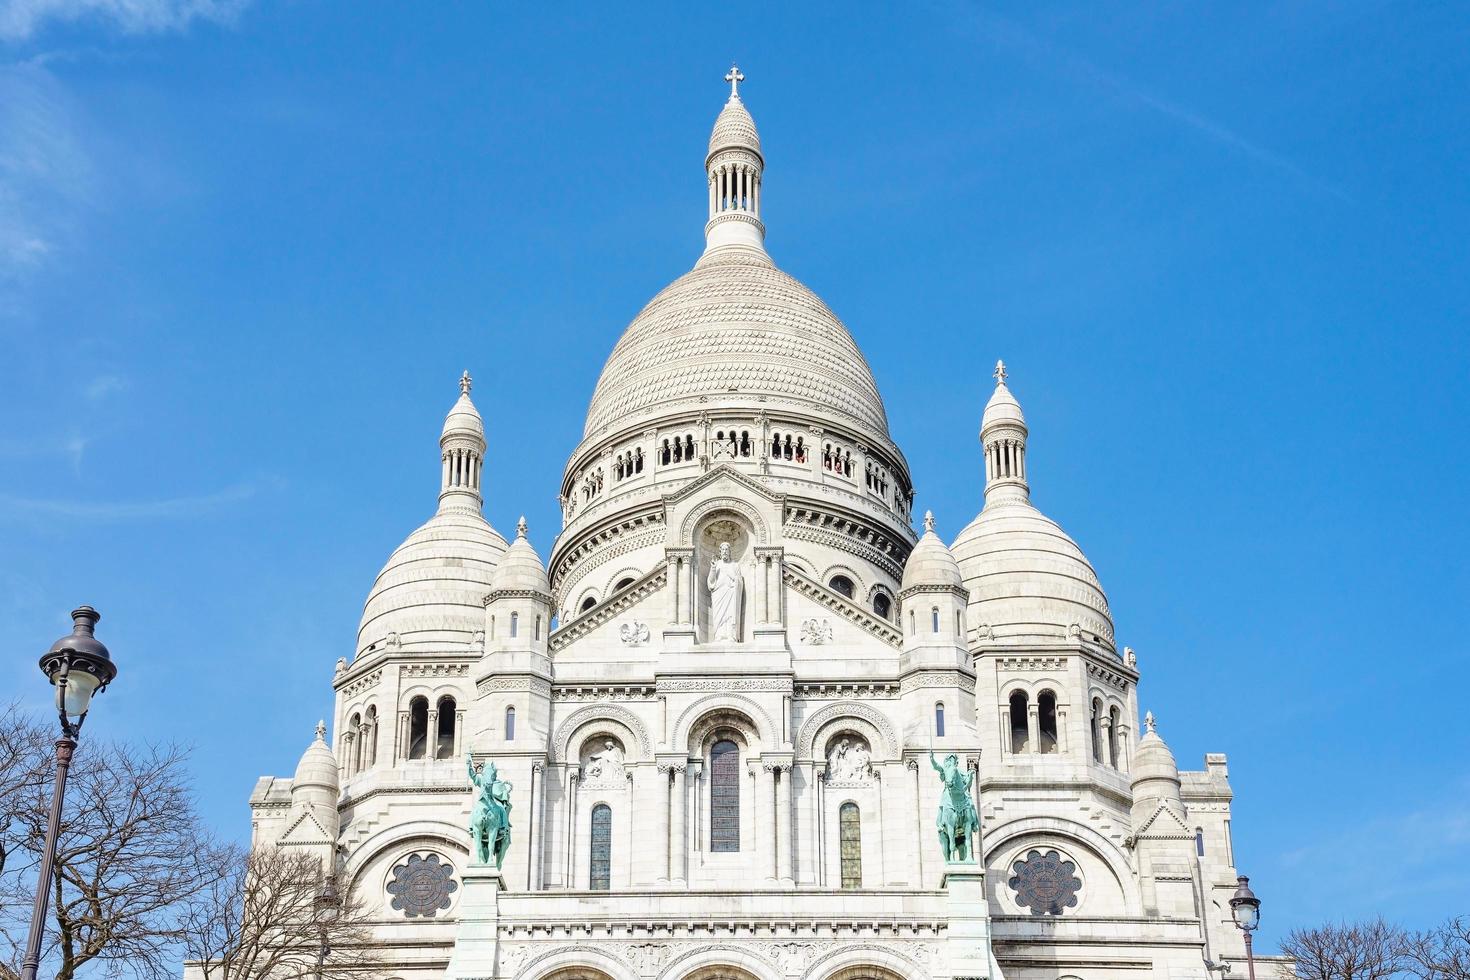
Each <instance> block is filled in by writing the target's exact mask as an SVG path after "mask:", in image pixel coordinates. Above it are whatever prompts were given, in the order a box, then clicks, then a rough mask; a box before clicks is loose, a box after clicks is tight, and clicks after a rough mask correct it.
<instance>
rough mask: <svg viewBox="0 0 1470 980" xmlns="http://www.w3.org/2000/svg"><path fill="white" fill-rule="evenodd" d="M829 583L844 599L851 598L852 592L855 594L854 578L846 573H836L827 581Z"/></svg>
mask: <svg viewBox="0 0 1470 980" xmlns="http://www.w3.org/2000/svg"><path fill="white" fill-rule="evenodd" d="M827 584H828V585H829V586H831V587H832V591H833V592H836V593H837V594H838V595H840V596H842V597H843V598H844V599H851V598H852V594H853V585H852V579H850V578H848V577H847V576H846V575H834V576H832V578H831V579H830V580H829V581H828V582H827Z"/></svg>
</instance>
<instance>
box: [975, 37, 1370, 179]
mask: <svg viewBox="0 0 1470 980" xmlns="http://www.w3.org/2000/svg"><path fill="white" fill-rule="evenodd" d="M974 13H975V15H976V17H977V19H978V21H979V22H980V24H981V27H982V30H984V31H985V33H987V34H988V35H990V36H991V37H992V38H994V39H995V40H997V41H999V42H1001V43H1003V44H1006V45H1007V46H1009V47H1011V48H1013V49H1015V50H1018V51H1020V52H1022V53H1023V54H1025V55H1026V56H1027V57H1029V58H1031V59H1033V60H1035V61H1038V62H1043V63H1046V64H1049V65H1051V66H1053V67H1055V68H1057V69H1059V70H1061V71H1063V72H1066V73H1067V74H1070V75H1072V76H1074V77H1076V78H1078V79H1080V80H1082V81H1083V82H1085V83H1087V84H1090V85H1094V86H1096V87H1098V88H1101V89H1105V90H1107V91H1110V92H1112V93H1113V94H1114V95H1116V96H1117V97H1119V98H1121V99H1123V100H1125V101H1128V102H1132V103H1134V104H1135V105H1139V106H1142V107H1144V108H1146V109H1149V110H1151V111H1153V112H1156V113H1158V114H1159V115H1162V116H1165V117H1166V118H1168V119H1171V120H1173V121H1174V122H1176V123H1179V124H1181V125H1183V126H1185V127H1186V128H1188V129H1190V130H1192V131H1193V132H1195V133H1197V134H1198V135H1200V136H1203V137H1204V138H1206V139H1208V140H1210V141H1212V142H1214V143H1216V144H1218V145H1220V146H1223V147H1225V148H1226V149H1229V150H1232V151H1234V152H1236V153H1239V154H1241V155H1242V156H1245V157H1248V158H1249V159H1251V160H1254V161H1255V162H1257V163H1259V164H1262V165H1263V166H1266V167H1269V168H1271V169H1273V170H1276V171H1278V172H1280V173H1282V174H1285V175H1287V176H1289V177H1291V178H1293V179H1294V180H1296V181H1297V182H1299V183H1300V184H1302V185H1305V186H1307V187H1309V188H1311V189H1312V190H1315V191H1318V192H1320V193H1324V194H1328V195H1331V196H1332V197H1335V198H1337V199H1339V200H1341V201H1346V202H1348V203H1352V198H1351V197H1349V196H1348V194H1347V193H1346V192H1344V191H1343V190H1342V188H1340V187H1338V186H1337V185H1335V184H1333V183H1331V182H1329V181H1326V180H1323V179H1322V178H1320V177H1318V176H1316V175H1315V174H1311V173H1308V172H1307V171H1306V170H1303V169H1302V168H1301V167H1299V166H1297V165H1296V164H1295V163H1293V162H1292V161H1291V160H1290V159H1289V158H1287V157H1286V156H1284V155H1282V154H1281V153H1278V152H1276V151H1275V150H1272V149H1270V148H1269V147H1266V146H1263V145H1262V144H1261V143H1259V142H1257V141H1255V140H1252V139H1250V138H1248V137H1246V136H1244V135H1242V134H1241V133H1240V132H1238V131H1236V130H1235V129H1232V128H1231V127H1229V126H1227V125H1225V124H1224V123H1222V122H1219V121H1218V120H1215V119H1211V118H1209V117H1208V116H1206V115H1204V114H1203V113H1200V112H1197V111H1195V110H1193V109H1190V108H1188V107H1187V106H1183V105H1180V104H1179V103H1177V102H1175V101H1173V100H1171V99H1167V98H1165V97H1163V96H1162V95H1159V94H1158V93H1156V92H1153V91H1151V90H1149V89H1148V88H1146V87H1144V86H1143V85H1140V84H1138V83H1137V82H1135V81H1133V80H1132V79H1129V78H1126V77H1124V76H1123V75H1120V74H1118V73H1117V72H1113V71H1109V70H1107V69H1105V68H1102V67H1101V66H1099V65H1096V64H1094V63H1093V62H1091V61H1089V60H1088V59H1086V58H1084V57H1082V56H1081V55H1078V54H1075V53H1073V52H1071V51H1068V50H1065V49H1063V48H1061V47H1059V46H1057V45H1056V44H1053V43H1052V42H1051V41H1049V40H1047V39H1046V38H1043V37H1041V36H1039V35H1037V34H1036V33H1035V32H1033V31H1031V30H1029V29H1028V28H1026V27H1024V26H1023V25H1021V24H1018V23H1016V22H1015V21H1012V20H1009V19H1007V18H1005V17H1002V16H1000V15H998V14H995V13H990V12H985V11H979V10H976V11H974Z"/></svg>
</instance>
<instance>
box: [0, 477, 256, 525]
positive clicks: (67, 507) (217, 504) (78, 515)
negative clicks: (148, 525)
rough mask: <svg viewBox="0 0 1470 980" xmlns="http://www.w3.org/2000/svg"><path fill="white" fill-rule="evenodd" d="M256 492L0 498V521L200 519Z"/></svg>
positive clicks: (240, 487) (247, 487)
mask: <svg viewBox="0 0 1470 980" xmlns="http://www.w3.org/2000/svg"><path fill="white" fill-rule="evenodd" d="M258 489H259V488H258V487H257V486H255V485H254V484H250V483H242V484H237V485H235V486H232V487H226V488H225V489H223V490H220V491H217V492H215V493H209V494H201V495H199V496H193V497H170V498H167V499H163V500H134V501H116V500H103V501H84V500H40V499H35V498H29V497H10V496H4V495H0V518H4V517H7V516H8V517H11V518H21V517H43V518H44V517H56V518H65V519H69V520H83V521H99V522H104V523H105V522H112V521H146V520H175V519H182V518H191V517H204V516H207V515H209V514H212V513H215V512H217V511H219V510H221V509H223V508H225V507H228V506H229V505H231V504H238V503H242V502H244V501H246V500H249V499H250V498H251V497H253V496H255V494H256V493H257V492H258Z"/></svg>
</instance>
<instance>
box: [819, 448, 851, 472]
mask: <svg viewBox="0 0 1470 980" xmlns="http://www.w3.org/2000/svg"><path fill="white" fill-rule="evenodd" d="M822 469H824V470H826V471H827V472H828V473H835V474H837V475H838V476H841V477H846V478H847V479H849V480H850V479H852V472H853V466H852V451H851V450H848V449H843V448H842V447H841V446H834V445H833V444H832V443H830V442H828V443H823V444H822Z"/></svg>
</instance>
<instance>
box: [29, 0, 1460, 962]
mask: <svg viewBox="0 0 1470 980" xmlns="http://www.w3.org/2000/svg"><path fill="white" fill-rule="evenodd" d="M791 6H793V7H794V6H797V5H791ZM800 6H801V7H802V8H803V9H801V10H784V9H778V8H775V7H761V6H759V5H757V6H754V7H751V8H749V9H748V10H747V9H742V12H741V13H739V14H738V15H736V16H733V17H732V16H730V15H729V12H727V13H726V14H725V15H721V16H718V17H712V16H705V15H696V14H694V13H692V12H690V11H691V9H692V8H690V9H686V8H684V7H682V6H681V7H675V6H672V5H648V6H633V7H622V8H619V9H618V10H617V12H616V15H615V16H605V15H604V14H603V12H602V11H596V12H594V11H593V9H592V8H585V9H583V10H581V11H580V12H579V11H570V12H565V13H563V14H561V15H560V16H557V17H552V16H549V15H545V14H542V13H539V12H538V13H532V12H530V11H529V10H517V9H510V8H506V7H503V6H501V5H495V6H493V7H492V6H491V5H488V4H463V5H447V4H445V5H432V6H428V7H425V6H420V5H389V4H367V5H361V4H328V3H308V2H290V3H281V2H244V0H241V2H233V3H218V2H210V0H138V2H136V3H132V4H127V5H123V4H116V3H112V2H105V0H0V64H3V67H0V418H3V420H4V422H3V427H0V646H3V649H4V650H6V651H8V652H7V655H6V656H5V658H4V659H3V661H0V690H3V691H4V692H5V695H6V696H11V695H15V696H20V697H24V698H26V699H28V700H30V701H33V702H37V703H39V701H40V700H41V699H42V698H44V697H45V694H46V692H45V689H44V688H43V683H44V682H43V681H42V679H41V677H40V675H39V673H38V672H37V671H36V669H35V666H34V662H35V657H36V656H38V655H39V653H40V652H41V650H42V649H44V648H45V646H46V645H48V644H49V643H50V641H51V640H52V639H53V638H54V637H55V636H56V635H57V634H59V633H61V632H64V630H65V629H66V627H67V625H68V621H67V618H66V613H67V611H68V610H69V609H70V608H71V607H72V606H73V605H74V604H76V603H78V602H90V603H92V604H94V605H96V606H97V607H98V608H99V609H101V610H102V612H103V616H104V618H103V620H102V623H101V626H100V630H101V635H102V636H103V637H104V638H105V640H106V641H107V642H108V643H109V645H110V646H111V647H112V649H113V651H114V653H115V656H116V658H117V661H118V663H119V665H120V669H121V673H120V677H119V679H118V682H117V684H116V686H115V688H114V689H113V690H111V691H109V692H108V693H107V694H106V695H105V696H104V700H103V701H102V703H101V704H100V706H99V710H98V711H97V712H96V716H95V718H94V720H93V721H92V722H91V723H90V724H89V733H95V735H97V736H102V735H111V736H119V737H128V738H138V739H145V738H153V739H177V740H181V741H186V742H189V743H192V744H194V745H195V746H196V747H197V748H196V754H195V756H194V764H195V768H196V772H197V779H198V785H199V789H200V791H201V793H202V796H203V800H204V806H205V809H206V813H207V816H208V818H209V819H210V821H211V822H212V823H213V824H214V825H215V826H216V827H218V828H219V830H220V831H222V832H225V833H230V834H235V835H242V836H243V835H244V834H246V833H247V832H248V813H247V810H246V808H245V798H246V796H247V794H248V793H249V791H250V788H251V786H252V784H253V782H254V779H255V777H256V776H257V775H259V774H261V773H279V774H289V773H290V772H291V771H292V769H293V767H294V766H295V763H296V760H297V758H298V757H299V754H300V752H301V751H302V749H303V748H304V747H305V746H306V744H307V742H308V741H309V738H310V735H311V731H312V727H313V726H314V724H315V722H316V719H317V718H318V717H319V716H321V715H323V714H327V713H329V711H330V705H331V691H330V680H331V674H332V665H333V663H334V662H335V660H336V659H337V658H338V657H339V656H343V655H349V654H350V652H351V644H352V640H353V635H354V632H355V629H356V624H357V620H358V615H359V613H360V611H361V604H362V601H363V598H364V597H365V595H366V593H367V590H368V587H369V586H370V585H371V583H372V580H373V577H374V575H375V574H376V572H377V570H378V568H379V567H380V565H381V564H382V562H383V560H384V559H385V558H386V556H387V555H388V553H389V552H390V551H391V550H392V548H393V547H394V546H395V545H396V544H397V543H398V542H399V541H400V540H401V539H402V538H403V537H404V536H405V535H406V534H407V533H408V532H409V531H410V530H411V529H413V528H414V527H415V526H417V524H418V523H419V522H421V521H422V520H423V519H424V518H425V517H426V516H427V515H428V514H429V513H430V512H431V510H432V508H433V506H434V502H435V494H436V491H437V481H438V474H439V466H438V460H437V445H436V439H437V436H438V431H439V426H440V423H441V421H442V419H443V415H444V413H445V412H446V411H447V410H448V408H449V406H450V404H451V403H452V402H453V399H454V396H455V395H456V393H457V388H456V385H455V379H456V378H457V377H458V376H459V373H460V371H462V370H464V369H466V368H468V369H469V370H470V371H471V372H472V373H473V374H474V375H475V378H476V387H475V397H476V401H477V403H478V405H479V406H480V409H481V411H482V413H483V414H484V415H485V418H486V422H487V428H488V430H489V440H490V449H489V460H488V465H487V467H486V483H487V485H488V497H489V499H488V504H487V513H488V516H489V517H490V519H491V521H492V522H493V523H494V524H495V525H496V526H497V527H499V528H500V529H501V530H502V531H507V530H508V529H510V528H512V527H513V526H514V523H515V519H516V517H517V515H519V514H521V513H525V514H526V516H527V518H528V520H529V521H530V524H531V535H532V538H533V540H534V542H535V543H536V545H537V547H538V549H539V550H540V551H541V553H542V554H543V556H544V555H545V554H546V553H547V551H548V550H549V548H550V545H551V541H552V537H553V535H554V533H555V528H556V526H557V523H558V519H557V513H556V502H555V497H556V491H557V483H558V479H559V475H560V470H561V466H562V465H563V463H564V462H565V460H566V457H567V455H568V454H569V453H570V451H571V450H572V448H573V446H574V445H575V443H576V441H577V439H578V437H579V435H580V432H581V426H582V417H583V413H584V411H585V408H586V404H587V399H588V397H589V395H590V394H591V391H592V386H593V384H594V382H595V380H596V378H597V374H598V372H599V370H600V368H601V365H602V362H603V359H604V358H605V356H606V355H607V353H608V351H609V350H610V349H611V347H612V344H613V342H614V341H615V340H616V338H617V337H618V335H619V333H620V331H621V330H622V328H623V326H624V325H625V324H626V322H627V321H628V320H629V319H630V318H631V317H632V316H633V315H634V314H635V313H636V312H637V310H638V309H639V308H640V307H641V306H642V304H643V303H644V302H645V301H646V300H647V299H648V298H649V297H650V296H652V295H653V294H654V293H655V292H656V291H657V290H658V289H659V288H661V287H662V286H663V285H664V284H665V283H666V282H668V281H669V280H670V279H672V278H673V277H675V276H676V275H678V274H679V273H681V272H682V271H684V270H685V269H687V268H688V267H689V266H690V265H691V264H692V263H693V262H694V260H695V258H696V257H697V255H698V252H699V249H700V247H701V245H702V239H701V228H702V224H703V219H704V207H705V191H704V183H703V174H702V169H701V165H702V162H703V153H704V143H705V140H706V138H707V136H708V132H709V127H710V125H711V123H712V122H713V120H714V117H715V114H716V113H717V112H718V110H719V107H720V105H721V104H722V102H723V100H724V98H725V94H726V91H727V89H726V86H725V84H724V83H723V82H722V81H721V80H720V78H721V76H722V75H723V74H724V72H725V70H726V68H727V67H728V65H729V64H730V61H731V60H732V59H738V61H739V62H740V65H741V67H742V69H743V70H744V71H745V73H746V75H747V81H746V84H745V86H744V87H743V89H744V93H745V95H746V99H747V104H748V105H749V106H750V108H751V110H752V112H753V113H754V115H755V117H756V120H757V122H758V123H759V125H760V129H761V135H762V139H763V144H764V147H765V149H766V153H767V161H768V169H767V174H766V182H765V186H764V190H763V209H764V211H765V217H766V220H767V224H768V228H769V235H768V246H769V248H770V250H771V252H772V254H773V255H774V256H775V257H776V259H777V261H778V262H779V263H780V264H781V265H782V267H783V268H785V269H786V270H788V271H790V272H791V273H793V274H794V275H796V276H798V277H799V278H801V279H802V280H803V281H805V282H806V283H807V284H808V285H810V286H811V287H812V288H813V289H815V290H816V291H817V292H818V293H819V294H820V295H821V296H823V297H824V298H825V299H826V300H827V302H828V303H829V304H830V305H831V306H832V307H833V309H834V310H835V311H836V312H837V313H838V314H839V315H840V316H841V317H842V318H843V319H844V320H845V322H846V323H847V324H848V326H849V327H850V328H851V330H852V332H853V334H854V335H855V336H856V338H857V339H858V342H859V343H860V344H861V345H862V347H863V349H864V350H865V352H866V353H867V356H868V359H869V361H870V363H871V364H872V367H873V370H874V372H875V374H876V375H877V377H878V380H879V383H880V385H881V387H882V391H883V394H884V396H885V399H886V402H887V406H888V412H889V417H890V420H891V424H892V429H893V433H894V436H895V438H896V439H897V440H898V442H899V444H900V445H901V446H902V447H903V449H904V450H905V452H906V453H907V455H908V458H909V462H910V465H911V467H912V469H913V473H914V477H915V482H916V485H917V487H918V490H919V499H918V511H919V512H920V513H922V511H923V510H924V509H926V508H931V509H933V510H934V512H935V514H936V515H937V518H938V522H939V528H940V530H941V531H942V532H943V533H944V534H945V535H946V536H947V537H949V538H952V537H953V535H954V534H955V533H957V532H958V531H959V529H960V528H961V527H962V526H963V525H964V524H965V523H966V522H967V521H968V520H969V519H970V518H971V517H972V516H973V515H974V514H975V512H976V511H977V510H978V509H979V507H980V504H981V472H982V469H981V459H980V454H979V449H978V446H977V443H976V430H977V427H978V422H979V416H980V410H981V407H982V406H983V404H984V401H985V399H986V398H987V397H988V394H989V391H990V388H991V384H992V382H991V378H990V371H991V367H992V365H993V364H994V362H995V360H996V358H997V357H1004V358H1005V359H1006V361H1007V363H1008V365H1009V366H1010V370H1011V380H1012V383H1013V390H1014V391H1015V392H1016V394H1017V395H1018V397H1019V398H1020V400H1021V402H1022V404H1023V405H1024V406H1025V410H1026V415H1027V418H1028V420H1029V421H1030V423H1031V428H1032V438H1031V447H1030V455H1029V456H1028V467H1029V469H1030V472H1031V476H1032V486H1033V495H1034V499H1035V500H1036V502H1037V503H1038V505H1039V506H1040V507H1041V508H1042V509H1043V510H1045V511H1046V512H1047V513H1049V514H1050V515H1051V516H1053V517H1055V518H1056V519H1057V520H1059V521H1060V522H1061V523H1062V524H1063V526H1064V527H1066V528H1067V529H1068V530H1069V531H1070V532H1071V534H1072V535H1073V536H1074V537H1075V538H1076V539H1077V540H1078V541H1079V542H1080V543H1081V544H1082V546H1083V547H1084V549H1085V550H1086V551H1087V553H1088V555H1089V556H1090V557H1091V559H1092V561H1093V563H1094V564H1095V566H1096V567H1097V569H1098V571H1099V574H1100V575H1101V577H1102V581H1103V584H1104V586H1105V588H1106V589H1107V592H1108V596H1109V599H1110V601H1111V604H1112V607H1113V611H1114V615H1115V618H1116V622H1117V629H1118V636H1119V639H1120V641H1121V642H1122V643H1126V644H1127V645H1129V646H1132V647H1133V648H1135V649H1136V650H1137V651H1138V654H1139V658H1140V664H1141V669H1142V671H1143V684H1142V687H1141V699H1142V703H1143V704H1144V706H1145V707H1147V708H1151V709H1152V710H1153V711H1154V712H1155V713H1156V714H1157V715H1158V717H1159V723H1160V730H1161V733H1162V734H1163V735H1164V736H1165V737H1166V738H1167V739H1168V741H1169V742H1170V744H1171V745H1172V747H1173V748H1174V750H1175V752H1176V754H1177V755H1178V757H1179V758H1180V760H1181V762H1182V763H1183V764H1184V765H1186V766H1190V767H1196V768H1198V767H1199V766H1200V765H1201V764H1202V755H1203V753H1205V752H1206V751H1225V752H1228V753H1229V755H1230V765H1231V778H1232V782H1233V785H1234V787H1235V790H1236V794H1237V800H1236V807H1235V822H1234V827H1235V844H1236V850H1235V853H1236V855H1237V860H1238V862H1239V864H1240V867H1241V868H1242V870H1244V871H1245V872H1247V873H1249V874H1251V875H1252V880H1253V882H1254V883H1255V884H1256V885H1257V886H1258V891H1259V893H1260V894H1261V896H1262V898H1263V899H1264V900H1265V902H1266V903H1267V904H1266V907H1265V908H1266V918H1265V923H1266V926H1265V941H1266V945H1270V944H1272V943H1273V942H1274V940H1275V938H1276V937H1277V936H1278V935H1279V933H1280V931H1281V930H1283V929H1284V928H1286V927H1288V926H1290V925H1294V924H1301V923H1312V922H1316V921H1320V920H1322V919H1325V918H1328V917H1338V916H1359V915H1369V914H1376V913H1380V912H1381V913H1383V914H1384V915H1387V916H1390V917H1393V918H1397V919H1400V920H1402V921H1404V922H1407V923H1410V924H1415V925H1417V924H1425V923H1429V922H1432V921H1434V920H1437V919H1439V918H1441V917H1443V916H1445V915H1447V914H1449V913H1451V912H1465V911H1467V906H1470V817H1467V816H1466V813H1467V812H1470V767H1467V765H1466V762H1465V759H1466V758H1467V757H1470V734H1467V731H1470V728H1467V726H1466V725H1465V724H1464V722H1463V719H1462V717H1461V711H1463V710H1464V709H1463V706H1462V705H1461V698H1462V697H1463V694H1464V686H1465V678H1466V676H1467V672H1466V666H1465V657H1466V649H1465V640H1464V627H1465V622H1466V612H1467V602H1466V596H1467V592H1470V576H1467V573H1466V570H1465V569H1466V556H1467V545H1470V540H1467V538H1470V535H1467V520H1466V516H1465V505H1464V500H1465V496H1466V495H1465V491H1464V489H1463V486H1464V484H1465V483H1466V481H1467V478H1470V455H1467V449H1470V445H1467V438H1466V431H1467V429H1466V424H1465V415H1466V412H1467V409H1470V370H1467V365H1470V356H1467V355H1470V349H1467V348H1470V343H1467V339H1466V322H1467V313H1470V290H1467V286H1466V282H1467V272H1470V268H1467V266H1470V260H1467V249H1466V247H1465V242H1466V230H1467V219H1470V201H1467V190H1466V187H1467V182H1466V167H1467V161H1470V118H1467V117H1470V101H1467V100H1466V98H1465V92H1466V91H1470V56H1467V51H1470V13H1467V11H1466V8H1464V7H1463V6H1461V5H1456V4H1427V3H1426V4H1408V3H1402V4H1394V3H1361V4H1351V5H1325V4H1294V5H1245V4H1230V5H1218V6H1216V7H1213V8H1200V7H1198V6H1196V5H1188V6H1175V7H1165V8H1157V9H1156V8H1154V7H1152V6H1148V7H1145V6H1144V5H1114V6H1110V7H1109V8H1108V9H1107V10H1106V11H1102V10H1101V9H1100V8H1095V6H1094V5H1076V6H1065V5H1049V6H1047V7H1045V8H1041V9H1037V8H1035V7H1034V5H1030V4H1012V5H986V6H978V5H963V4H926V5H919V6H907V5H905V6H902V7H901V8H900V6H898V5H894V6H892V7H889V6H879V5H854V6H849V7H846V8H841V9H839V8H837V7H835V6H834V7H822V6H817V5H800Z"/></svg>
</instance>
